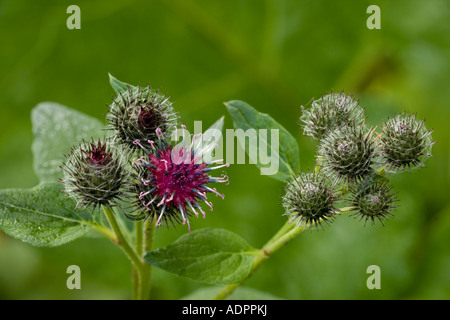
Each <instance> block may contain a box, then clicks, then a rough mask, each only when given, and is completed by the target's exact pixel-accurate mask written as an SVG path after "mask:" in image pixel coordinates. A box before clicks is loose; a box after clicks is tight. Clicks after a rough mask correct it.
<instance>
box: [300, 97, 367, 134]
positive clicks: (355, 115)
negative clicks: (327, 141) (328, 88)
mask: <svg viewBox="0 0 450 320" xmlns="http://www.w3.org/2000/svg"><path fill="white" fill-rule="evenodd" d="M363 121H364V110H363V109H362V108H361V107H360V106H359V104H358V101H356V100H354V99H353V98H352V97H351V96H349V95H346V94H344V93H343V92H340V93H333V92H332V93H330V94H327V95H324V96H322V97H321V98H320V99H318V100H313V101H312V104H311V108H309V109H305V108H304V107H303V106H302V116H301V117H300V122H301V126H302V127H303V130H304V131H303V132H304V134H305V135H308V136H311V137H313V138H314V139H316V140H321V139H322V138H324V137H325V136H326V135H327V133H328V132H330V131H331V130H334V129H336V128H338V127H342V126H348V125H350V124H360V123H362V122H363Z"/></svg>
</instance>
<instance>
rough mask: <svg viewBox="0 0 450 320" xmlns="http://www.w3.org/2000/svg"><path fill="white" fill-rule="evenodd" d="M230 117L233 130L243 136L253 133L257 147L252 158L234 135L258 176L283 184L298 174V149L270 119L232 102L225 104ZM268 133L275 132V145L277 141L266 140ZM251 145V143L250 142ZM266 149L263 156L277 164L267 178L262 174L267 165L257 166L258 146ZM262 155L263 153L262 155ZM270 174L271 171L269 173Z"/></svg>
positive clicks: (259, 163) (245, 106) (240, 137)
mask: <svg viewBox="0 0 450 320" xmlns="http://www.w3.org/2000/svg"><path fill="white" fill-rule="evenodd" d="M225 106H226V107H227V109H228V112H229V113H230V115H231V117H232V118H233V124H234V128H235V129H242V130H243V131H244V132H250V131H249V130H252V129H254V130H255V131H256V137H257V140H258V145H257V146H254V149H253V150H256V151H257V155H256V154H249V151H250V150H251V148H250V147H249V143H250V142H249V141H247V139H245V140H244V139H242V137H244V136H243V135H242V136H239V135H236V136H237V137H238V141H239V143H240V144H241V146H242V147H243V148H244V149H245V151H246V152H247V154H249V158H250V161H253V163H255V164H256V166H257V167H258V168H260V169H261V173H262V174H267V175H269V176H271V177H273V178H275V179H278V180H281V181H287V180H289V179H290V178H291V174H292V173H296V172H298V171H299V170H300V160H299V149H298V144H297V141H296V140H295V139H294V137H293V136H292V135H291V134H290V133H289V131H287V130H286V129H285V128H284V127H283V126H282V125H281V124H279V123H278V122H276V121H275V120H274V119H273V118H272V117H271V116H269V115H268V114H266V113H261V112H259V111H257V110H256V109H255V108H253V107H252V106H250V105H249V104H247V103H246V102H243V101H238V100H233V101H229V102H226V103H225ZM272 129H274V130H277V131H278V138H279V140H278V145H277V141H272V139H269V138H268V137H269V136H271V134H272V131H271V130H272ZM264 130H267V133H266V134H265V135H261V132H264ZM253 143H255V142H253ZM262 145H263V146H266V152H265V153H267V154H270V158H271V159H276V160H277V161H278V170H277V171H273V172H271V173H270V174H269V173H264V171H263V170H264V168H266V169H267V167H268V166H269V165H268V164H263V163H262V162H261V154H260V152H261V150H260V149H261V146H262ZM263 154H264V153H263ZM270 171H272V170H270Z"/></svg>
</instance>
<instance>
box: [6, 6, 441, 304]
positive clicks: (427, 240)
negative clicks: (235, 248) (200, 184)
mask: <svg viewBox="0 0 450 320" xmlns="http://www.w3.org/2000/svg"><path fill="white" fill-rule="evenodd" d="M70 4H77V5H79V6H80V8H81V19H82V22H81V26H82V29H81V30H68V29H67V28H66V19H67V17H68V14H66V8H67V7H68V6H69V5H70ZM370 4H378V5H379V6H380V7H381V19H382V20H381V23H382V28H381V30H368V29H367V28H366V19H367V17H368V14H366V8H367V7H368V6H369V5H370ZM449 9H450V2H448V1H445V0H429V1H421V0H398V1H370V2H369V1H349V0H347V1H342V0H340V1H337V0H332V1H319V0H315V1H312V0H309V1H306V0H302V1H298V0H265V1H263V0H229V1H219V0H215V1H210V0H189V1H186V0H151V1H132V0H128V1H127V0H108V1H106V0H102V1H60V0H58V1H56V0H47V1H39V2H38V1H31V0H14V1H13V0H2V1H0V39H1V45H0V75H1V78H0V188H10V187H23V188H28V187H32V186H34V185H36V184H37V182H38V181H37V178H36V175H35V174H34V172H33V169H32V155H31V149H30V147H31V142H32V139H33V137H32V132H31V122H30V111H31V109H32V108H33V107H34V106H35V105H36V104H37V103H39V102H41V101H55V102H59V103H61V104H64V105H67V106H69V107H71V108H75V109H77V110H80V111H82V112H85V113H86V114H89V115H91V116H94V117H97V118H99V119H103V118H104V116H105V113H106V112H107V107H106V104H108V103H110V102H111V99H112V97H113V90H112V88H111V87H110V85H109V83H108V76H107V73H108V72H111V73H112V74H113V75H114V76H116V77H117V78H118V79H120V80H122V81H125V82H129V83H132V84H142V85H146V84H148V83H150V84H152V85H153V86H155V87H161V88H162V91H163V92H164V93H167V94H168V95H170V96H171V97H172V100H173V101H175V107H176V108H177V109H178V111H179V112H180V115H181V117H182V120H183V122H184V123H185V124H186V125H187V126H188V128H192V127H193V121H194V120H202V121H203V123H204V127H205V128H206V127H207V126H209V125H210V124H212V123H213V122H214V121H215V120H216V119H218V118H219V117H220V116H221V115H226V121H225V127H226V128H232V123H231V120H230V117H229V116H228V115H227V113H226V109H225V107H224V105H223V102H224V101H228V100H232V99H240V100H244V101H247V102H248V103H250V104H251V105H253V106H254V107H256V108H257V109H259V110H260V111H263V112H267V113H269V114H271V115H272V116H273V117H274V118H275V119H276V120H277V121H278V122H280V123H281V124H282V125H283V126H285V127H286V128H287V129H288V130H289V131H290V132H292V133H293V134H294V135H295V137H296V138H297V141H298V143H299V145H300V152H301V155H300V156H301V165H302V169H303V170H305V169H307V168H311V167H312V166H313V156H314V151H315V145H314V143H313V142H312V141H311V140H310V139H309V138H308V137H304V136H303V135H302V133H301V130H300V128H299V127H298V125H297V121H298V117H299V116H300V105H305V104H307V103H308V102H309V101H310V99H311V98H313V97H316V98H318V97H319V96H320V95H321V94H322V93H324V92H327V91H330V90H331V89H334V90H335V91H339V90H342V89H344V90H345V91H346V92H348V93H353V95H354V96H355V97H356V98H358V99H359V100H360V102H361V105H362V106H364V107H365V108H366V115H367V117H368V119H367V121H368V122H369V123H371V124H374V125H379V124H381V121H382V120H385V119H387V116H388V115H391V114H393V113H395V112H400V111H402V110H408V111H410V112H417V114H418V117H419V118H426V120H427V122H426V123H427V126H428V127H429V128H433V129H434V130H435V132H434V135H433V138H434V140H437V141H438V144H436V145H435V147H434V149H433V154H434V157H433V158H431V159H430V160H429V161H428V163H427V165H428V167H427V168H426V169H423V170H420V171H417V172H413V174H412V175H410V174H409V173H405V174H402V175H398V176H395V177H392V182H393V184H394V186H395V189H396V190H397V191H399V194H398V198H399V199H400V203H399V204H400V206H399V208H398V209H397V210H396V214H395V218H394V219H392V220H390V221H388V222H387V223H386V224H385V226H384V227H382V226H381V225H379V224H377V225H376V226H371V225H367V226H365V227H364V226H363V224H362V223H359V222H358V221H357V220H355V219H353V218H352V217H348V216H343V217H339V219H337V221H336V222H335V223H333V224H332V225H331V226H329V227H326V228H325V231H310V232H306V233H304V234H302V235H300V236H299V237H298V238H297V239H295V240H294V241H293V242H292V243H291V244H289V245H288V246H286V247H285V248H283V249H282V250H280V251H279V252H277V253H276V254H275V255H274V256H273V257H272V258H271V259H270V260H269V261H267V262H266V263H265V264H264V265H263V266H262V267H261V268H260V269H259V270H258V272H257V273H255V274H254V276H253V277H252V278H251V279H250V280H249V281H248V282H247V283H246V285H247V286H249V287H252V288H256V289H259V290H262V291H266V292H270V293H272V294H273V295H276V296H278V297H282V298H287V299H448V298H450V273H449V270H450V250H449V243H450V233H449V228H450V204H449V200H448V199H449V196H448V194H449V180H450V163H449V155H450V150H449V143H448V141H449V139H450V136H449V133H450V130H449V126H448V121H449V120H448V119H449V117H450V108H449V105H448V101H450V90H449V89H448V86H449V83H450V82H449V80H450V79H449V77H450V38H449V37H448V35H449V34H450V30H449V29H450V24H449V23H448V21H449V20H450V10H449ZM228 174H229V177H230V181H231V183H230V185H229V186H221V187H220V191H223V192H224V193H225V194H226V198H225V201H222V200H220V199H217V200H215V201H214V205H215V210H214V212H212V213H210V214H208V217H207V219H206V220H203V219H199V220H195V221H194V222H193V223H192V227H193V229H199V228H203V227H207V226H212V227H222V228H226V229H229V230H232V231H234V232H236V233H238V234H240V235H241V236H242V237H244V238H245V239H246V240H247V241H248V242H249V243H250V244H252V245H253V246H255V247H260V246H261V245H263V244H264V243H265V241H267V240H268V239H269V238H270V236H271V235H272V234H273V233H274V232H275V231H276V230H277V229H278V228H279V227H280V226H281V225H282V224H283V223H284V221H285V217H282V216H281V215H282V214H283V211H282V209H281V206H280V202H281V199H280V196H281V194H282V193H283V184H282V183H280V182H278V181H275V180H272V179H270V178H268V177H265V176H260V175H259V172H258V170H257V169H256V167H254V166H253V165H234V166H232V167H231V168H230V169H229V170H228ZM185 232H186V228H185V227H183V226H181V227H179V228H177V229H176V230H173V229H170V230H166V229H164V228H162V229H158V230H157V232H156V246H164V245H167V244H169V243H171V242H172V241H174V240H175V239H176V238H178V237H179V236H180V235H182V234H184V233H185ZM71 264H76V265H78V266H80V268H81V271H82V278H81V279H82V290H73V291H71V290H68V289H67V288H66V279H67V276H68V275H67V274H66V268H67V267H68V266H69V265H71ZM372 264H376V265H378V266H380V268H381V290H368V289H367V287H366V279H367V277H368V275H367V274H366V268H367V267H368V266H369V265H372ZM154 282H155V284H154V290H153V292H152V297H153V298H156V299H178V298H180V297H182V296H184V295H186V294H188V293H189V292H191V291H192V290H194V289H197V288H200V287H202V286H203V285H201V284H199V283H195V282H193V281H190V280H187V279H184V278H179V277H175V276H173V275H171V274H168V273H166V272H164V271H161V270H155V271H154ZM129 295H130V267H129V263H128V261H127V260H126V258H125V257H124V256H123V254H122V253H121V252H120V250H119V249H118V248H117V247H115V246H113V245H112V244H110V243H109V242H108V241H107V240H104V239H102V238H83V239H79V240H76V241H74V242H72V243H70V244H68V245H65V246H62V247H58V248H53V249H50V248H34V247H31V246H29V245H27V244H24V243H22V242H19V241H17V240H14V239H11V238H9V237H8V236H6V235H5V234H0V298H2V299H125V298H129V297H130V296H129Z"/></svg>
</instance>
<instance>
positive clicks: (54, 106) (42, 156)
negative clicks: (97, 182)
mask: <svg viewBox="0 0 450 320" xmlns="http://www.w3.org/2000/svg"><path fill="white" fill-rule="evenodd" d="M31 122H32V125H33V134H34V141H33V145H32V151H33V156H34V169H35V172H36V174H37V176H38V178H39V179H40V181H41V182H42V181H57V179H58V178H60V177H61V176H62V170H61V168H60V166H61V164H62V163H63V161H64V159H65V157H64V154H65V153H66V154H67V153H69V152H70V149H71V147H72V146H73V145H75V144H78V143H79V142H81V140H82V139H85V140H89V139H90V138H91V137H92V138H100V137H104V136H106V135H107V132H106V131H104V130H103V124H102V123H101V122H100V121H99V120H97V119H95V118H92V117H90V116H88V115H86V114H84V113H81V112H79V111H76V110H73V109H70V108H67V107H65V106H63V105H60V104H58V103H54V102H42V103H39V104H38V105H37V106H36V107H35V108H34V109H33V110H32V112H31Z"/></svg>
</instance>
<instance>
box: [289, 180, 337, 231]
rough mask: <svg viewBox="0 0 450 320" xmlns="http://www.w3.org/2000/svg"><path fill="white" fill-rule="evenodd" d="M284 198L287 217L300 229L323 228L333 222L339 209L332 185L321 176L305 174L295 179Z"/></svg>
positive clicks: (290, 183)
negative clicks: (325, 224) (323, 224)
mask: <svg viewBox="0 0 450 320" xmlns="http://www.w3.org/2000/svg"><path fill="white" fill-rule="evenodd" d="M285 190H286V194H285V195H284V196H283V207H284V209H285V215H287V216H289V219H290V220H291V221H295V222H296V224H297V226H299V227H308V226H310V227H312V226H321V223H322V222H325V223H329V222H330V221H332V220H333V218H334V216H335V214H336V213H337V212H338V209H337V208H336V207H335V204H336V201H337V196H336V193H335V191H334V187H333V184H331V183H330V182H329V181H328V180H327V179H326V178H325V176H323V175H321V174H316V173H311V172H304V173H300V175H299V176H298V177H294V178H293V180H292V181H290V182H289V183H288V184H287V186H286V188H285Z"/></svg>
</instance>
